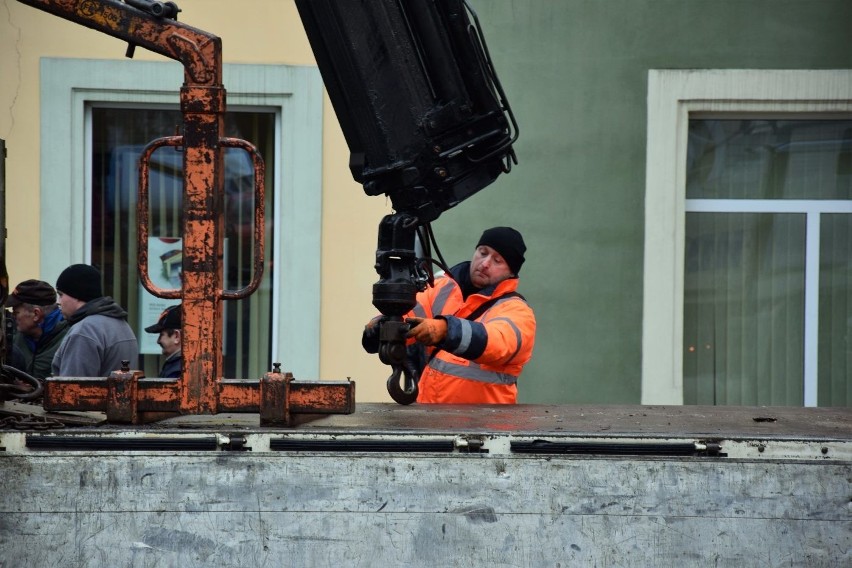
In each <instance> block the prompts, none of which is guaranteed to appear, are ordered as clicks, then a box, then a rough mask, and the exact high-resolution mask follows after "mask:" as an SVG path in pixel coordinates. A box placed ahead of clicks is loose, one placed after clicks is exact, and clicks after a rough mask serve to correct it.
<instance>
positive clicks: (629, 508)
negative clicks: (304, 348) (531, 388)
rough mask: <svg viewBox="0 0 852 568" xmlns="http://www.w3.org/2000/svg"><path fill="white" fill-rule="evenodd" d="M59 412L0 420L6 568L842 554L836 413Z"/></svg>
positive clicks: (803, 560)
mask: <svg viewBox="0 0 852 568" xmlns="http://www.w3.org/2000/svg"><path fill="white" fill-rule="evenodd" d="M15 406H17V405H15ZM7 407H10V405H9V404H7ZM44 416H45V419H47V420H49V419H50V416H51V414H50V413H45V415H44ZM62 416H65V415H64V414H63V415H62ZM68 416H73V417H74V418H73V419H70V420H71V421H77V422H89V424H90V425H68V426H66V427H65V428H61V429H60V428H50V429H47V430H34V429H29V430H26V431H16V430H11V429H6V430H3V431H0V446H2V448H3V451H2V452H0V471H1V472H2V476H3V479H4V480H5V488H6V490H5V492H4V498H3V500H2V503H3V505H2V516H0V518H2V521H0V545H2V551H3V552H2V565H3V566H35V565H59V564H62V565H70V566H96V565H121V566H201V565H204V566H235V565H240V566H271V565H276V566H277V565H287V566H332V565H334V566H378V565H386V566H480V565H488V566H707V565H714V566H846V565H850V563H852V413H850V412H849V410H848V409H839V408H838V409H827V408H777V407H776V408H765V407H760V408H750V407H694V406H670V407H663V406H539V405H518V406H508V407H501V406H484V407H483V406H478V407H465V406H452V407H448V406H425V405H414V406H410V407H404V406H398V405H385V404H362V405H359V406H358V409H357V411H356V412H355V413H354V414H350V415H330V416H315V415H304V416H300V417H299V418H298V421H297V423H296V424H294V425H293V426H291V427H289V428H270V427H260V426H258V417H257V415H251V414H233V415H213V416H181V417H177V418H172V419H167V420H163V421H161V422H157V423H153V424H148V425H144V426H137V427H132V428H131V427H121V426H117V425H114V424H106V423H104V422H99V417H98V413H72V414H69V415H68ZM48 424H49V423H48Z"/></svg>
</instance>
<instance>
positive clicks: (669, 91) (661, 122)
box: [642, 69, 852, 404]
mask: <svg viewBox="0 0 852 568" xmlns="http://www.w3.org/2000/svg"><path fill="white" fill-rule="evenodd" d="M758 112H759V113H761V114H762V115H766V114H776V115H789V114H791V113H795V114H799V113H808V114H810V113H829V114H838V113H842V114H844V115H847V116H848V113H850V112H852V70H820V71H814V70H751V69H727V70H725V69H716V70H658V69H652V70H650V71H649V72H648V138H647V160H646V179H645V266H644V292H643V294H644V299H643V319H642V404H683V267H684V258H683V255H684V250H683V249H684V238H685V216H684V205H685V203H684V201H685V192H686V189H685V187H686V173H685V164H686V137H687V127H688V122H689V116H690V114H692V113H700V114H702V115H706V114H714V115H718V114H732V115H736V114H739V115H743V114H749V113H758Z"/></svg>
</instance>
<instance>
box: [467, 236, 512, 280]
mask: <svg viewBox="0 0 852 568" xmlns="http://www.w3.org/2000/svg"><path fill="white" fill-rule="evenodd" d="M510 276H512V270H511V269H510V268H509V265H508V264H507V263H506V261H505V260H504V259H503V257H502V256H500V253H499V252H497V251H496V250H494V249H493V248H491V247H490V246H488V245H480V246H478V247H476V250H475V251H473V258H472V259H471V261H470V281H471V282H472V283H473V285H474V286H476V287H477V288H485V287H486V286H491V285H494V284H497V283H498V282H502V281H503V280H505V279H506V278H509V277H510Z"/></svg>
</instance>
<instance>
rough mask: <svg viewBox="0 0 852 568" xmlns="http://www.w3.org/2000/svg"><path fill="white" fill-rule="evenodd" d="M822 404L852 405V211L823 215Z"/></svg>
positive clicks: (820, 346)
mask: <svg viewBox="0 0 852 568" xmlns="http://www.w3.org/2000/svg"><path fill="white" fill-rule="evenodd" d="M819 258H820V268H819V282H820V284H819V380H818V381H817V384H818V387H817V389H818V391H817V392H818V394H817V398H818V402H817V403H818V404H819V406H852V380H850V377H852V215H839V214H838V215H822V218H821V223H820V257H819Z"/></svg>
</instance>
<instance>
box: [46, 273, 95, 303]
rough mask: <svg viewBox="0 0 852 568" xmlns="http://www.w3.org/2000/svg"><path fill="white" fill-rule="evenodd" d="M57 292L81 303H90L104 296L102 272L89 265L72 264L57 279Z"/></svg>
mask: <svg viewBox="0 0 852 568" xmlns="http://www.w3.org/2000/svg"><path fill="white" fill-rule="evenodd" d="M56 290H57V291H59V292H61V293H63V294H66V295H68V296H71V297H72V298H76V299H78V300H80V301H81V302H89V301H91V300H94V299H95V298H100V297H101V296H103V295H104V294H103V291H102V289H101V273H100V271H99V270H98V269H97V268H95V267H94V266H89V265H88V264H72V265H71V266H69V267H68V268H66V269H65V270H63V271H62V274H60V275H59V278H57V279H56Z"/></svg>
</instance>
